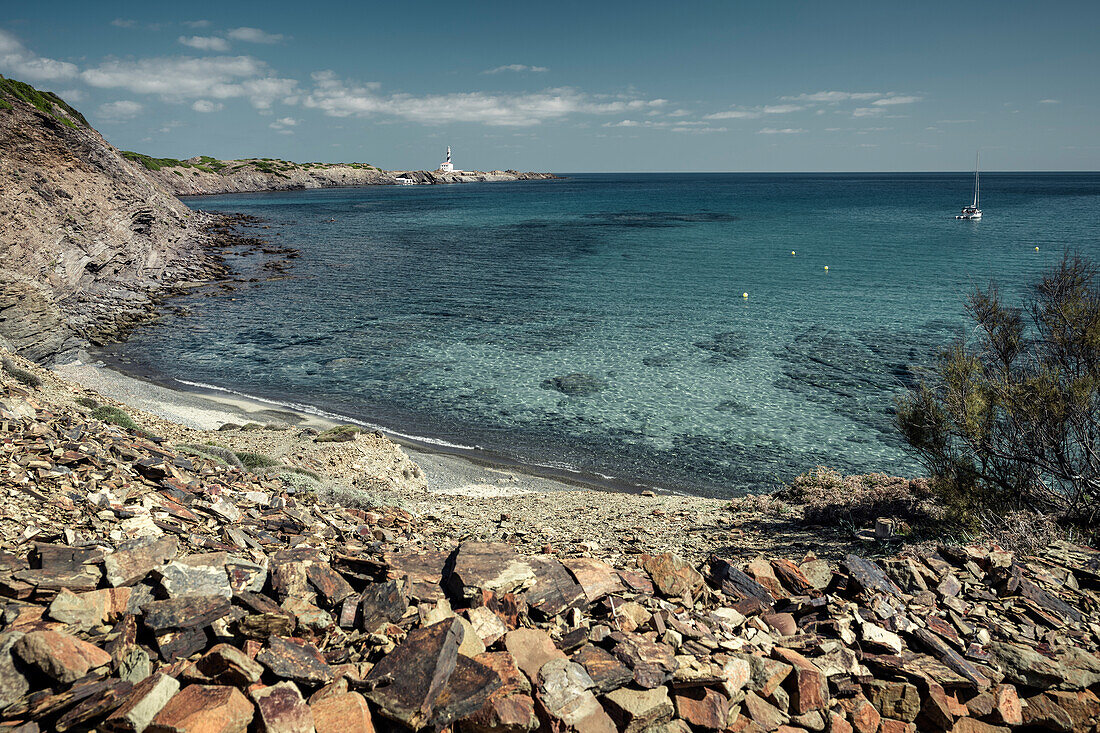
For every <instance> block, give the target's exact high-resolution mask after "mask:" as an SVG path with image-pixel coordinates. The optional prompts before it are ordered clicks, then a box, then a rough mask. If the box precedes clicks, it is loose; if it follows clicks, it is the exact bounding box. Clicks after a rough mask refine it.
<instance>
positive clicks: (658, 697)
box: [603, 581, 675, 733]
mask: <svg viewBox="0 0 1100 733" xmlns="http://www.w3.org/2000/svg"><path fill="white" fill-rule="evenodd" d="M654 582H656V581H654ZM603 699H604V709H605V710H606V711H607V713H608V714H609V715H610V716H611V719H612V720H614V721H615V723H616V725H617V726H618V729H619V730H620V731H621V732H622V733H638V731H641V730H644V729H646V728H648V727H649V726H651V725H659V724H660V723H664V722H666V721H668V720H671V719H672V716H673V714H674V713H675V708H674V706H673V704H672V701H671V700H670V699H669V697H668V688H666V687H657V688H654V689H652V690H632V689H629V688H626V687H623V688H620V689H618V690H612V691H611V692H609V693H607V694H606V695H604V698H603Z"/></svg>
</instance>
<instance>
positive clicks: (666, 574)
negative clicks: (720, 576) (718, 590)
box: [641, 552, 703, 598]
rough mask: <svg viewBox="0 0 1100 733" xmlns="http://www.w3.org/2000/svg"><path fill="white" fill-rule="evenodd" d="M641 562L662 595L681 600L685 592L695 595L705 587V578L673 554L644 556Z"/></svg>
mask: <svg viewBox="0 0 1100 733" xmlns="http://www.w3.org/2000/svg"><path fill="white" fill-rule="evenodd" d="M641 560H642V567H643V568H645V571H646V572H647V573H649V577H651V578H652V579H653V585H654V587H655V588H656V589H657V592H659V593H660V594H661V595H664V596H669V597H672V598H679V597H680V596H682V595H683V594H684V593H685V592H686V593H695V591H697V590H698V589H699V588H700V587H701V586H702V585H703V576H702V575H701V574H700V573H699V572H698V571H697V570H696V569H695V568H693V567H691V565H689V564H687V563H686V562H684V561H683V560H682V559H680V558H679V557H677V556H675V555H673V554H672V553H668V552H666V553H664V554H663V555H655V556H654V555H642V557H641Z"/></svg>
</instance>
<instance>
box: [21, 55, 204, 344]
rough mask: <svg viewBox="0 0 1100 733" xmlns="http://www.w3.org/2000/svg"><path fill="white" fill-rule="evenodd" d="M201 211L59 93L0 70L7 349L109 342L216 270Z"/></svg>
mask: <svg viewBox="0 0 1100 733" xmlns="http://www.w3.org/2000/svg"><path fill="white" fill-rule="evenodd" d="M209 220H210V217H209V216H208V215H206V214H202V213H199V212H194V211H192V210H190V209H188V208H187V207H186V206H185V205H184V204H183V203H181V202H180V201H179V200H178V199H176V198H175V197H174V196H173V195H172V194H171V193H170V192H169V191H167V190H166V189H165V188H164V187H163V186H162V185H160V184H159V183H157V182H156V181H154V180H152V179H150V178H149V176H147V175H146V174H145V173H144V172H143V171H141V170H139V169H136V168H135V167H134V166H133V165H132V164H130V163H129V162H127V161H126V160H125V159H123V157H122V156H121V155H120V154H119V151H118V150H116V149H115V148H114V147H113V146H111V145H110V144H109V143H108V142H107V141H106V140H104V139H103V137H102V136H101V135H100V134H99V133H98V132H96V131H95V130H94V129H92V128H91V127H90V126H88V124H87V122H86V121H85V120H84V118H83V117H81V116H80V114H79V113H78V112H76V110H74V109H72V108H71V107H69V106H68V105H66V104H65V103H64V102H63V101H62V100H60V99H59V98H57V97H56V96H53V95H51V94H48V93H42V92H39V91H38V90H36V89H34V88H33V87H30V86H28V85H25V84H21V83H20V82H15V81H13V80H10V79H4V78H3V77H0V338H3V339H5V340H7V341H8V342H9V343H10V344H11V345H12V346H13V347H14V348H15V349H16V350H17V351H19V352H20V353H22V354H24V355H26V356H29V357H31V358H34V359H38V360H42V359H46V358H48V357H51V356H53V355H55V354H57V353H58V352H60V351H63V350H64V349H66V348H69V347H73V346H76V345H79V344H80V343H81V342H82V341H85V340H86V341H91V342H102V341H105V340H108V339H110V338H111V337H112V336H113V335H116V334H118V333H119V332H120V331H121V330H125V329H126V327H127V326H128V325H130V324H132V323H134V322H135V321H137V320H140V319H141V318H143V317H144V316H146V315H147V314H148V312H149V310H150V309H151V307H152V303H153V300H154V299H155V298H156V297H157V295H158V294H160V293H162V292H163V291H164V289H165V288H166V287H167V286H169V285H172V284H178V283H180V282H183V281H191V280H197V279H203V278H205V277H207V276H208V275H210V274H211V273H212V272H213V271H216V270H217V269H218V264H217V258H215V257H214V256H212V255H211V254H209V253H207V252H206V251H205V249H204V246H203V244H204V242H205V241H206V240H207V238H208V235H207V234H206V233H205V232H204V231H203V230H204V226H205V225H206V224H207V223H209Z"/></svg>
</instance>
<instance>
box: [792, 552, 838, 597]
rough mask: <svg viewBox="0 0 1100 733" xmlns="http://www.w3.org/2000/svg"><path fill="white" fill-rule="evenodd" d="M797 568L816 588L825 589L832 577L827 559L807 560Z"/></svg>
mask: <svg viewBox="0 0 1100 733" xmlns="http://www.w3.org/2000/svg"><path fill="white" fill-rule="evenodd" d="M798 569H799V570H800V571H801V572H802V575H803V577H805V578H806V580H808V581H809V582H810V585H812V586H813V587H814V588H815V589H816V590H825V589H826V588H828V587H829V583H830V582H831V581H832V579H833V571H832V568H830V567H829V562H828V560H816V559H815V560H808V561H806V562H804V563H802V564H801V565H799V566H798Z"/></svg>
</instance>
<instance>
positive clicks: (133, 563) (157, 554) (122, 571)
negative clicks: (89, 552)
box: [103, 535, 179, 588]
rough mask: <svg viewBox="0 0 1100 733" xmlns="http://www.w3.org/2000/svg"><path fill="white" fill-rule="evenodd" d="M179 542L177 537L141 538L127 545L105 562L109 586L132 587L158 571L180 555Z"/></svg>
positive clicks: (110, 555)
mask: <svg viewBox="0 0 1100 733" xmlns="http://www.w3.org/2000/svg"><path fill="white" fill-rule="evenodd" d="M178 550H179V543H178V542H177V540H176V538H175V537H172V536H170V535H166V536H164V537H159V538H150V537H140V538H137V539H134V540H130V541H128V542H123V543H122V544H121V545H119V548H118V549H117V550H116V551H114V552H112V553H111V554H109V555H107V556H106V557H105V558H104V559H103V567H104V569H105V571H106V572H105V577H106V578H107V583H108V584H110V585H112V586H114V587H116V588H117V587H119V586H129V585H134V584H136V583H138V582H140V581H141V580H142V579H143V578H144V577H145V576H146V575H148V574H149V573H150V572H151V571H152V570H154V569H155V568H158V567H160V566H161V565H163V564H164V563H166V562H168V561H169V560H171V559H172V558H174V557H175V556H176V553H177V552H178Z"/></svg>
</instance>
